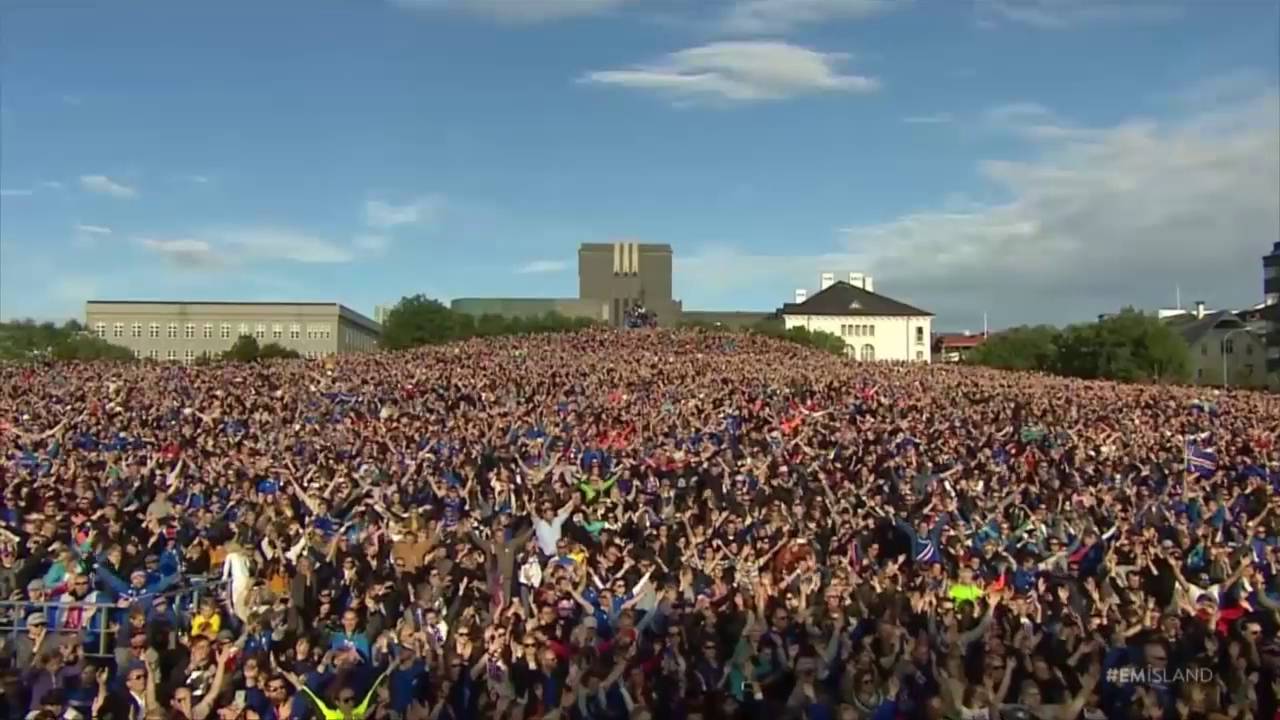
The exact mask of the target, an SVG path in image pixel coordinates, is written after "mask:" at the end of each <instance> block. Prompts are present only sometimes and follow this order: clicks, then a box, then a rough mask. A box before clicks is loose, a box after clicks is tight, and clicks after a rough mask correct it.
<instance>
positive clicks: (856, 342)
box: [782, 272, 933, 363]
mask: <svg viewBox="0 0 1280 720" xmlns="http://www.w3.org/2000/svg"><path fill="white" fill-rule="evenodd" d="M874 287H875V286H874V285H873V284H872V279H871V277H870V276H869V275H863V274H862V273H849V274H848V280H847V281H846V280H843V279H842V280H839V281H837V280H836V274H835V273H832V272H824V273H822V277H821V285H820V288H819V290H818V292H816V293H813V294H810V293H809V292H808V291H806V290H803V289H800V290H796V295H795V302H790V303H787V304H785V305H783V306H782V320H783V323H784V325H785V327H786V328H787V329H788V330H790V329H791V328H795V327H802V328H807V329H808V330H811V331H815V330H821V331H823V332H829V333H831V334H832V335H836V336H838V337H840V338H841V339H843V340H844V342H845V345H846V346H847V350H848V353H849V355H850V356H851V357H854V358H857V359H858V360H860V361H866V362H871V361H875V360H888V361H911V362H926V363H927V362H930V355H931V352H930V347H929V342H930V339H931V338H932V337H933V313H930V312H926V311H924V310H921V309H920V308H917V307H912V306H910V305H907V304H906V303H902V302H898V301H897V300H894V299H892V298H888V297H885V296H884V295H880V294H878V293H876V292H874Z"/></svg>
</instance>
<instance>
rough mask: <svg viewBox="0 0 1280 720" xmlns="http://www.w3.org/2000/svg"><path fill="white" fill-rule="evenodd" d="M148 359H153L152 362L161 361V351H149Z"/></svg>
mask: <svg viewBox="0 0 1280 720" xmlns="http://www.w3.org/2000/svg"><path fill="white" fill-rule="evenodd" d="M157 332H158V331H157ZM147 357H149V358H151V359H152V360H159V359H160V351H159V350H149V351H148V352H147Z"/></svg>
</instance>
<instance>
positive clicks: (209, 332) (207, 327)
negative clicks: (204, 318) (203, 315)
mask: <svg viewBox="0 0 1280 720" xmlns="http://www.w3.org/2000/svg"><path fill="white" fill-rule="evenodd" d="M212 338H213V323H205V324H204V339H205V340H209V339H212Z"/></svg>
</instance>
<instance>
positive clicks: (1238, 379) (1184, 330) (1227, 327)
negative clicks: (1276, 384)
mask: <svg viewBox="0 0 1280 720" xmlns="http://www.w3.org/2000/svg"><path fill="white" fill-rule="evenodd" d="M1165 322H1166V323H1168V324H1169V326H1170V327H1172V328H1173V329H1174V330H1176V331H1178V333H1179V334H1180V335H1182V339H1183V340H1186V342H1187V347H1188V349H1189V350H1190V351H1191V380H1192V382H1194V383H1195V384H1196V385H1215V386H1218V387H1222V386H1224V385H1225V386H1229V387H1253V388H1260V387H1266V385H1267V374H1266V345H1265V344H1264V340H1263V338H1261V337H1260V336H1258V335H1257V334H1256V333H1254V332H1252V331H1251V330H1250V329H1249V327H1248V326H1247V325H1246V324H1245V322H1244V321H1243V320H1241V319H1240V318H1239V317H1238V316H1237V315H1236V314H1235V313H1232V312H1228V311H1225V310H1222V311H1218V312H1212V313H1205V312H1203V309H1202V307H1198V308H1197V311H1196V312H1194V313H1190V312H1189V313H1183V314H1181V315H1174V316H1172V317H1169V318H1167V319H1166V320H1165Z"/></svg>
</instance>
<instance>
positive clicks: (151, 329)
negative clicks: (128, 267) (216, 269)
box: [93, 322, 333, 340]
mask: <svg viewBox="0 0 1280 720" xmlns="http://www.w3.org/2000/svg"><path fill="white" fill-rule="evenodd" d="M124 330H125V328H124V323H119V322H118V323H114V324H112V326H111V337H115V338H122V337H124ZM302 331H303V328H302V326H301V325H299V324H298V323H292V324H290V325H289V329H288V332H289V339H290V340H300V339H301V338H302ZM93 332H94V334H96V335H97V336H98V337H100V338H106V337H107V324H106V323H103V322H100V323H95V324H94V326H93ZM251 332H252V335H253V337H255V338H257V339H259V340H265V339H266V338H267V324H266V323H257V324H256V325H254V326H253V329H252V331H250V328H249V323H240V326H239V328H237V333H236V337H240V336H242V335H249V334H250V333H251ZM306 332H307V339H308V340H328V339H329V338H330V337H331V336H332V332H333V331H332V330H331V328H330V326H329V324H328V323H321V324H317V325H307V326H306ZM166 333H167V337H168V338H169V339H170V340H176V339H177V338H178V323H169V325H168V328H167V329H166ZM284 334H285V326H284V325H282V324H280V323H272V325H271V339H272V340H282V339H284ZM129 336H130V337H135V338H140V337H142V323H137V322H136V323H133V325H132V326H131V327H130V328H129ZM147 337H149V338H151V339H153V340H155V339H159V337H160V323H154V322H153V323H151V324H149V325H148V326H147ZM182 337H184V338H186V339H187V340H192V339H194V338H195V337H196V324H195V323H187V324H186V325H185V326H183V328H182ZM202 337H203V338H204V339H205V340H212V339H213V323H205V324H204V328H203V332H202ZM218 337H219V338H221V339H223V340H230V339H231V323H222V324H221V325H220V326H218Z"/></svg>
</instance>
